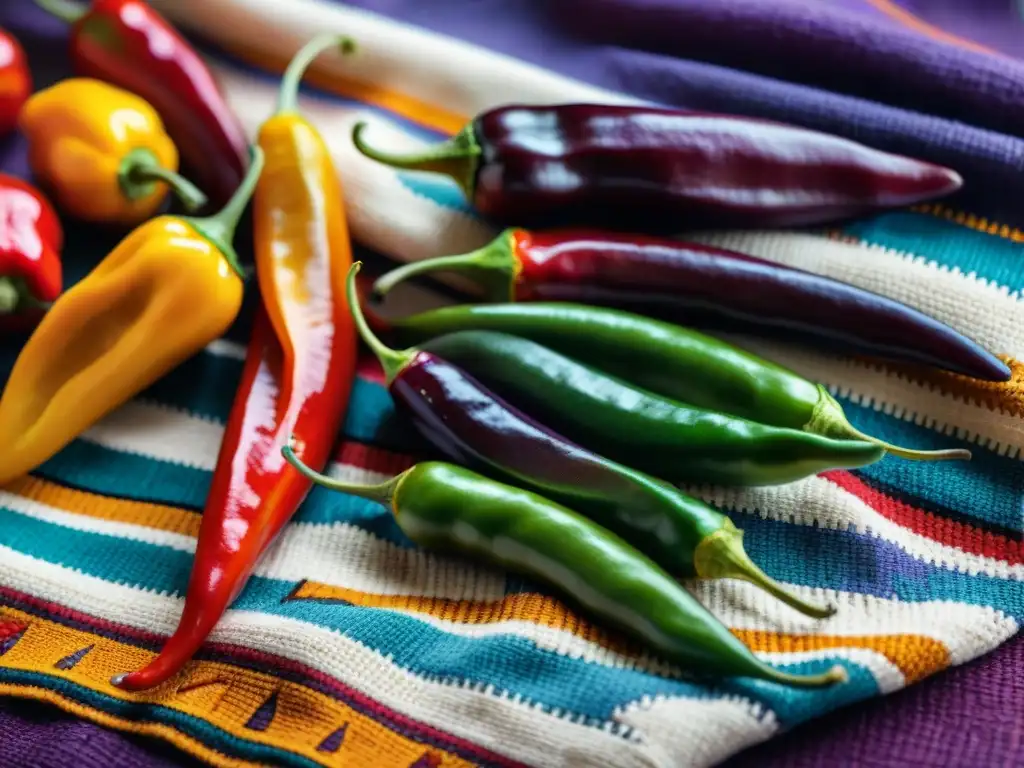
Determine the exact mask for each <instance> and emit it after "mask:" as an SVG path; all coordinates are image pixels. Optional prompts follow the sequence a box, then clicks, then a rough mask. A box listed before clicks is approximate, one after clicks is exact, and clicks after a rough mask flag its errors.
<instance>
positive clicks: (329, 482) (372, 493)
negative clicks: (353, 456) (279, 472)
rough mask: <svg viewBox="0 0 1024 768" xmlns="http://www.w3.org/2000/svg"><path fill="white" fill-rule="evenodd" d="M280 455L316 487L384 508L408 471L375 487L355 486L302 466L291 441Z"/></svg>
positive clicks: (304, 465)
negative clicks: (372, 502)
mask: <svg viewBox="0 0 1024 768" xmlns="http://www.w3.org/2000/svg"><path fill="white" fill-rule="evenodd" d="M281 455H282V456H284V458H285V461H287V462H288V463H289V464H291V465H292V466H293V467H295V469H297V470H298V471H299V472H300V473H301V474H302V475H304V476H305V477H307V478H308V479H310V480H312V481H313V482H314V483H316V484H317V485H320V486H323V487H324V488H327V489H328V490H330V491H338V492H339V493H348V494H351V495H352V496H358V497H359V498H361V499H367V500H369V501H375V502H377V503H378V504H382V505H383V506H385V507H390V506H391V502H392V501H393V500H394V498H395V491H396V490H397V489H398V485H399V483H401V482H402V478H404V477H405V476H406V475H407V474H408V473H409V470H406V471H405V472H402V473H400V474H398V475H395V476H394V477H393V478H391V479H390V480H388V481H386V482H383V483H377V484H376V485H357V484H354V483H346V482H343V481H341V480H335V479H334V478H333V477H328V476H327V475H323V474H321V473H319V472H317V471H316V470H315V469H313V468H311V467H309V466H308V465H306V464H304V463H303V462H302V459H300V458H299V457H298V456H296V455H295V450H294V449H293V448H292V446H291V440H289V443H288V445H286V446H284V447H283V448H282V449H281Z"/></svg>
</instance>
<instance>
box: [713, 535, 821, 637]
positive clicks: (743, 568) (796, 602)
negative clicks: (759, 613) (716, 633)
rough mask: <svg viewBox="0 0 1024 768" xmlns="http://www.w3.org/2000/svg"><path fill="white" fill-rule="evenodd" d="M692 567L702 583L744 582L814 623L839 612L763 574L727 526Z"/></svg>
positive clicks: (741, 541) (740, 541) (739, 538)
mask: <svg viewBox="0 0 1024 768" xmlns="http://www.w3.org/2000/svg"><path fill="white" fill-rule="evenodd" d="M693 567H694V570H695V571H696V573H697V577H698V578H701V579H742V580H743V581H747V582H750V583H751V584H753V585H754V586H756V587H760V588H761V589H763V590H764V591H765V592H767V593H768V594H770V595H772V596H773V597H776V598H778V599H779V600H781V601H782V602H783V603H785V604H786V605H788V606H789V607H790V608H793V609H794V610H796V611H799V612H800V613H802V614H804V615H805V616H811V617H812V618H815V619H827V618H828V617H829V616H832V615H833V614H834V613H835V612H836V608H835V606H833V605H817V604H815V603H811V602H808V601H806V600H804V599H803V598H802V597H800V596H798V595H796V594H795V593H793V592H791V591H789V590H788V589H786V588H785V587H783V586H782V585H781V584H779V583H778V582H777V581H775V580H774V579H772V578H771V577H770V576H768V574H766V573H765V572H764V571H762V570H761V569H760V568H758V567H757V565H756V564H755V563H754V561H753V560H751V559H750V556H749V555H748V554H747V552H746V550H744V549H743V531H741V530H739V529H738V528H737V527H736V526H734V525H733V524H732V522H731V521H729V520H726V522H725V524H724V525H723V526H722V527H721V528H719V529H718V530H717V531H715V532H714V533H712V534H711V535H710V536H706V537H705V538H704V539H702V540H701V542H700V543H699V544H698V545H697V548H696V550H694V553H693Z"/></svg>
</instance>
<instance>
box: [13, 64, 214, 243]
mask: <svg viewBox="0 0 1024 768" xmlns="http://www.w3.org/2000/svg"><path fill="white" fill-rule="evenodd" d="M19 126H20V127H21V130H22V133H24V135H25V137H26V138H27V139H28V145H29V153H28V154H29V164H30V165H31V168H32V172H33V173H34V174H35V176H36V177H37V179H38V181H39V183H40V186H43V187H45V188H46V189H47V190H48V191H49V192H50V194H51V196H52V197H53V199H54V201H55V202H56V203H57V205H58V206H59V207H60V208H62V209H63V210H64V211H65V212H67V213H68V214H70V215H71V216H74V217H76V218H78V219H82V220H85V221H91V222H100V223H114V224H122V225H132V224H137V223H139V222H141V221H144V220H145V219H148V218H150V217H151V216H152V215H153V214H154V213H155V212H156V210H157V209H158V208H159V207H160V205H161V204H162V203H163V202H164V199H165V198H166V197H167V191H168V188H170V189H173V190H174V192H175V194H176V195H177V196H178V197H179V198H181V201H182V203H183V204H184V206H185V208H186V209H187V210H189V211H194V210H196V209H198V208H201V207H202V206H203V205H205V204H206V196H205V195H204V194H203V193H202V192H201V191H199V190H198V189H197V188H196V187H195V186H194V185H193V184H192V183H191V182H189V181H188V180H186V179H185V178H183V177H182V176H180V175H179V174H178V173H177V171H178V149H177V147H175V145H174V142H173V141H172V140H171V138H170V137H169V136H168V135H167V133H166V132H165V130H164V124H163V121H162V120H161V119H160V116H159V115H158V114H157V112H156V110H155V109H153V107H152V106H150V104H149V103H148V102H147V101H146V100H145V99H142V98H140V97H139V96H136V95H135V94H133V93H130V92H129V91H125V90H122V89H120V88H117V87H116V86H113V85H109V84H107V83H104V82H101V81H99V80H92V79H90V78H83V77H79V78H71V79H69V80H63V81H61V82H59V83H57V84H56V85H53V86H51V87H49V88H46V89H45V90H42V91H39V92H38V93H36V94H34V95H33V96H32V97H31V98H29V100H28V101H27V102H26V103H25V106H24V107H23V108H22V110H21V114H20V116H19Z"/></svg>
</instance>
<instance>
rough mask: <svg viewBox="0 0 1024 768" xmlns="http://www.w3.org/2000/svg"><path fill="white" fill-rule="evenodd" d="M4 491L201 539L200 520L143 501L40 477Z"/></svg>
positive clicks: (195, 515) (10, 485) (191, 514)
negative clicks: (69, 485) (88, 491)
mask: <svg viewBox="0 0 1024 768" xmlns="http://www.w3.org/2000/svg"><path fill="white" fill-rule="evenodd" d="M3 488H4V490H6V491H9V492H10V493H13V494H16V495H18V496H23V497H25V498H26V499H32V500H33V501H38V502H39V503H41V504H46V505H47V506H50V507H56V508H57V509H61V510H64V511H65V512H71V513H74V514H76V515H83V516H85V517H93V518H96V519H98V520H109V521H112V522H117V523H132V524H133V525H140V526H145V527H146V528H155V529H157V530H161V531H168V532H170V533H178V534H182V535H184V536H191V537H193V538H195V537H197V536H198V535H199V523H200V519H201V518H200V516H199V514H198V513H196V512H192V511H190V510H187V509H179V508H177V507H170V506H166V505H163V504H150V503H147V502H142V501H127V500H125V499H114V498H110V497H108V496H100V495H98V494H95V493H87V492H86V491H77V490H74V489H72V488H65V487H63V486H60V485H57V484H55V483H51V482H48V481H46V480H41V479H39V478H36V477H24V478H19V479H17V480H13V481H11V482H10V483H7V485H5V486H3Z"/></svg>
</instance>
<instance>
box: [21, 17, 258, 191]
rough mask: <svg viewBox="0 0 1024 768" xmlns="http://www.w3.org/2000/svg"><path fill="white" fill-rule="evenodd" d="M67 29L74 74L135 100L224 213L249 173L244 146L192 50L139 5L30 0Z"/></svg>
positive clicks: (231, 116)
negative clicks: (145, 105)
mask: <svg viewBox="0 0 1024 768" xmlns="http://www.w3.org/2000/svg"><path fill="white" fill-rule="evenodd" d="M35 2H36V4H37V5H39V6H40V7H41V8H43V9H45V10H46V11H48V12H50V13H52V14H53V15H54V16H57V17H58V18H61V19H64V20H65V21H67V22H68V23H70V24H71V25H72V28H71V63H72V66H73V68H74V71H75V73H76V74H77V75H80V76H82V77H91V78H95V79H96V80H103V81H105V82H107V83H111V84H113V85H116V86H118V87H120V88H123V89H125V90H126V91H131V92H132V93H134V94H136V95H138V96H141V97H142V98H144V99H145V100H146V101H148V102H149V103H150V104H151V105H152V106H153V108H154V109H156V111H157V112H158V113H159V114H160V118H161V119H162V120H163V121H164V125H166V127H167V133H168V134H169V135H170V136H171V138H172V139H174V143H175V144H176V145H177V147H178V151H179V152H180V153H181V155H182V159H183V160H184V163H183V164H184V165H185V166H186V167H187V170H188V172H189V175H190V177H194V180H195V182H196V183H197V185H198V186H199V188H200V189H202V191H203V192H204V193H205V194H206V196H207V197H208V198H209V205H210V207H211V208H219V207H221V206H223V205H224V204H225V203H226V202H227V201H228V199H229V198H230V197H231V195H232V194H233V193H234V191H235V190H236V189H237V188H238V186H239V184H241V182H242V178H243V177H244V176H245V171H246V169H247V168H248V166H249V144H248V141H247V139H246V136H245V131H244V130H243V128H242V125H241V123H240V122H239V120H238V117H237V116H236V115H235V114H234V112H232V110H231V107H229V106H228V104H227V102H226V101H225V100H224V96H223V94H222V93H221V91H220V87H219V86H218V84H217V81H216V80H215V79H214V77H213V75H212V73H211V72H210V70H209V69H207V67H206V64H204V63H203V60H202V58H200V56H199V54H198V53H196V51H195V50H194V49H193V48H192V46H191V45H189V43H188V42H187V41H186V40H185V39H184V38H183V37H182V36H181V35H180V34H178V32H177V30H175V29H174V27H173V26H171V24H169V23H168V22H167V21H166V20H165V19H164V18H163V17H162V16H161V15H160V14H158V13H157V12H156V11H154V10H153V9H152V8H150V7H149V5H148V4H147V3H145V2H143V0H94V2H92V4H91V5H88V4H87V5H85V6H83V5H80V4H79V3H72V2H69V0H35Z"/></svg>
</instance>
